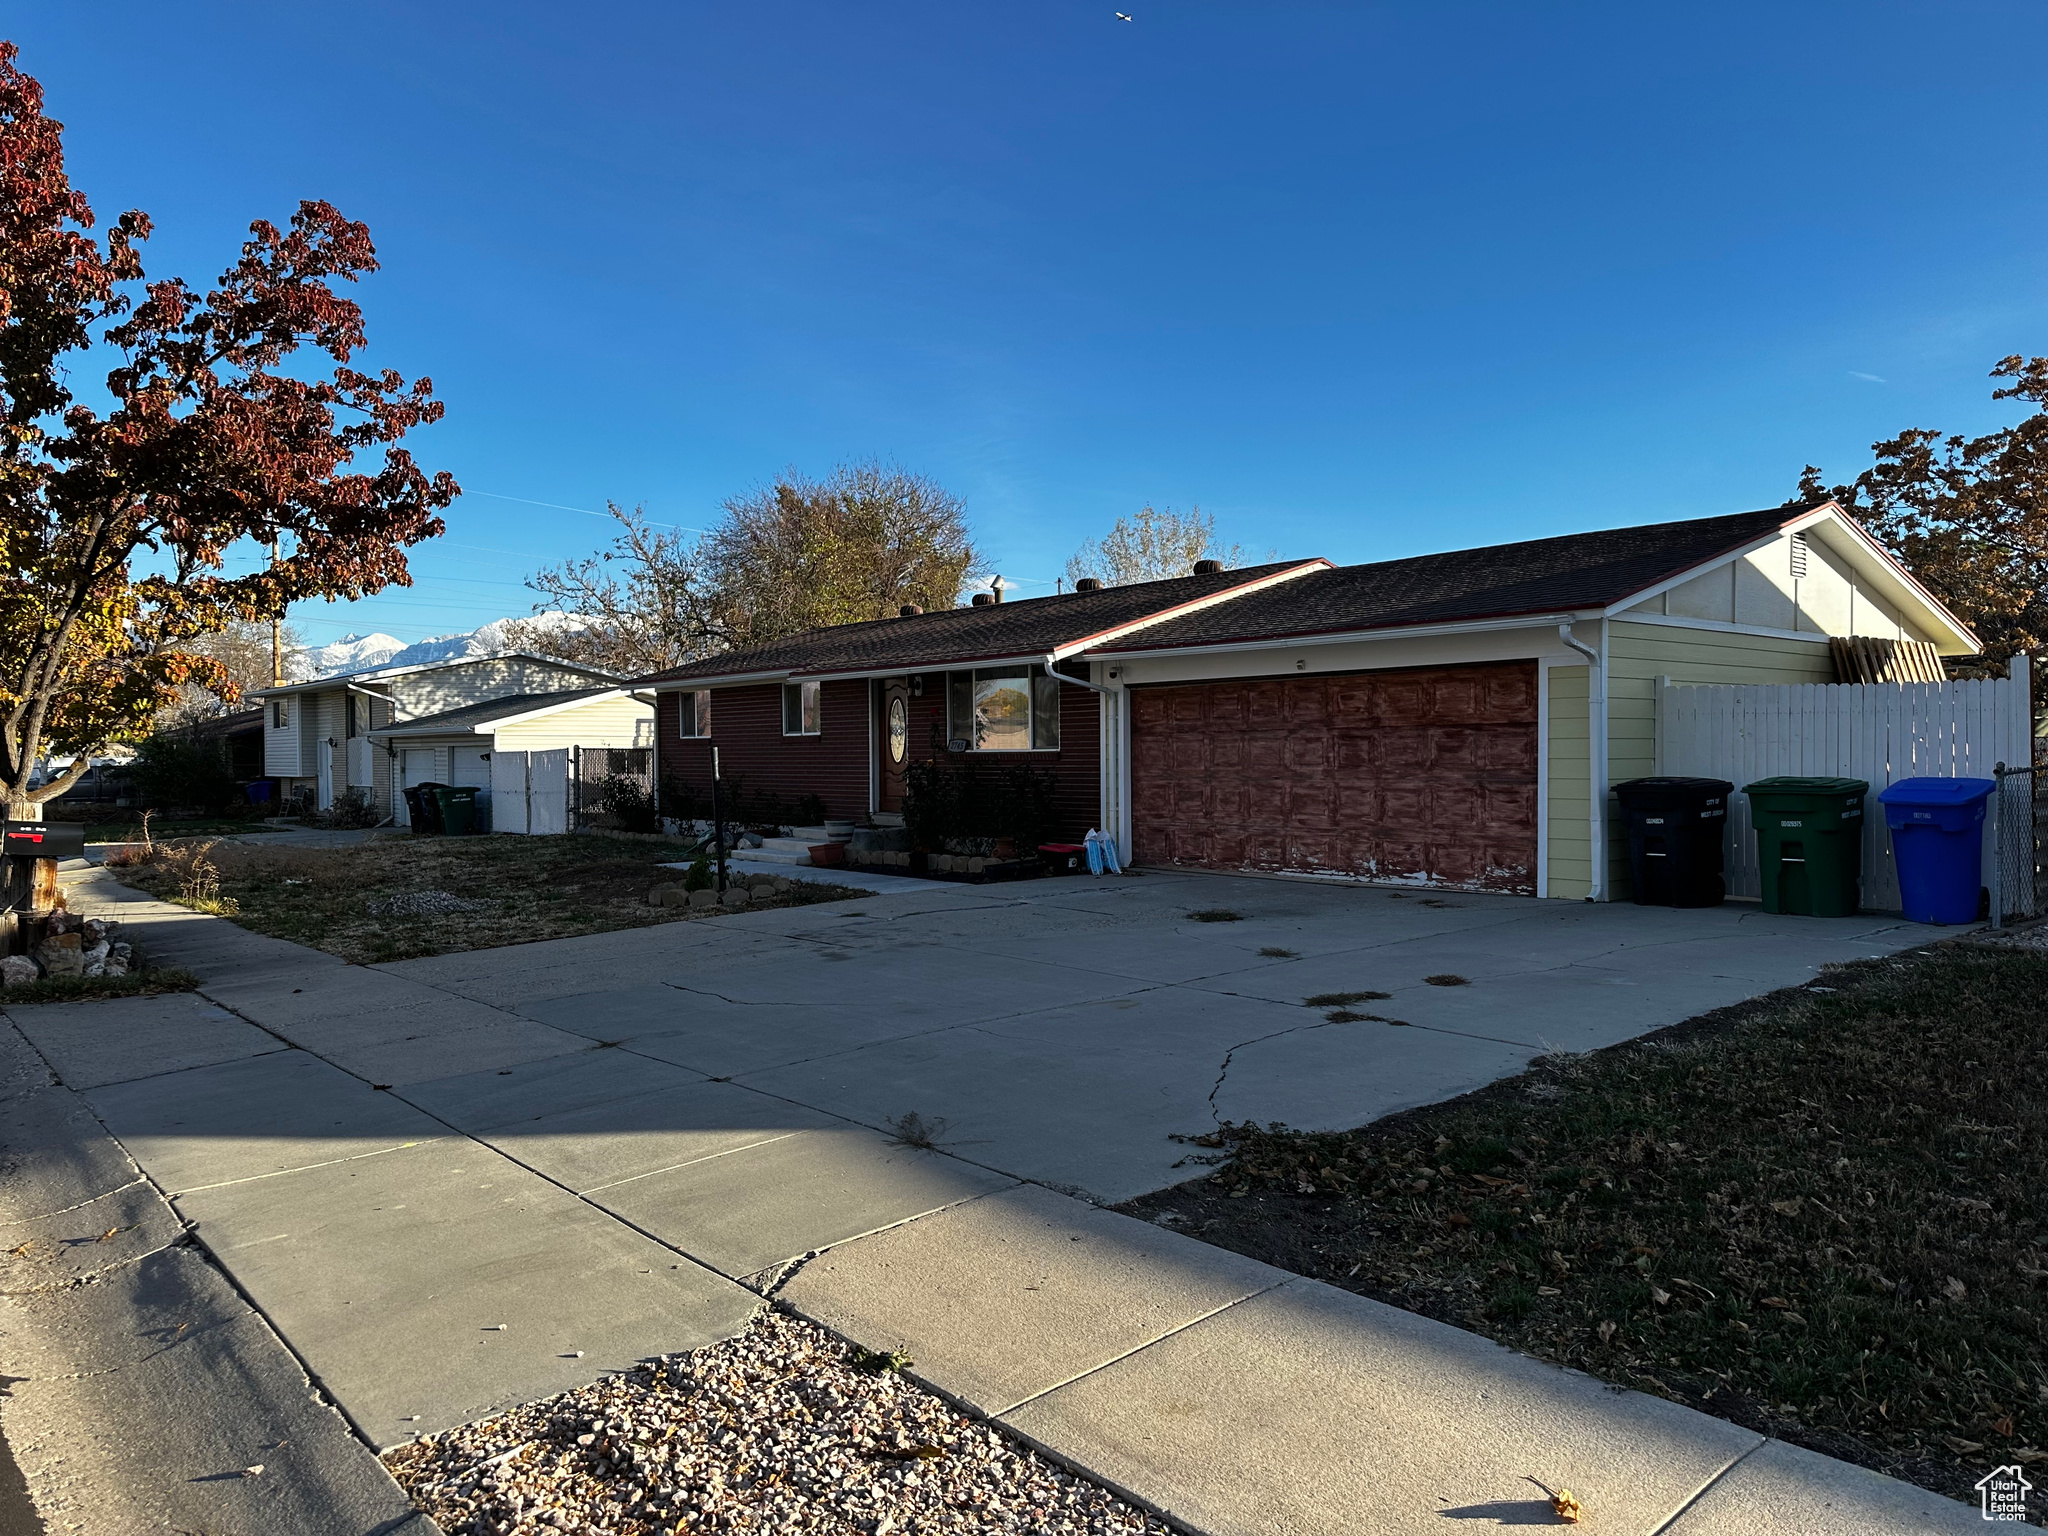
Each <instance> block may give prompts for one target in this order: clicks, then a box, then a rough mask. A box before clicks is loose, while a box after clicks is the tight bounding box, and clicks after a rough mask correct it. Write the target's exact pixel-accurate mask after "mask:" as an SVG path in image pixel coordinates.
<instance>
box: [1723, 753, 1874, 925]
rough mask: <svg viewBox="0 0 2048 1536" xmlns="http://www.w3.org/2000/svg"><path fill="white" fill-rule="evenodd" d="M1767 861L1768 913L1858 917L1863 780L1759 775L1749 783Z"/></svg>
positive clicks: (1746, 789) (1752, 817) (1752, 816)
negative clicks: (1758, 777)
mask: <svg viewBox="0 0 2048 1536" xmlns="http://www.w3.org/2000/svg"><path fill="white" fill-rule="evenodd" d="M1742 792H1743V793H1744V794H1745V795H1747V796H1749V822H1750V825H1751V826H1752V827H1754V828H1755V829H1756V844H1757V858H1758V862H1759V863H1761V864H1762V865H1763V878H1764V910H1765V911H1766V912H1796V913H1798V914H1800V915H1801V916H1804V917H1854V916H1855V915H1856V908H1857V906H1858V905H1859V904H1860V902H1861V900H1862V897H1861V894H1860V892H1859V890H1858V882H1859V881H1861V880H1862V878H1863V797H1864V796H1865V795H1868V794H1869V793H1870V786H1869V785H1868V784H1867V783H1865V782H1864V781H1863V780H1862V779H1796V778H1778V779H1758V780H1757V781H1756V782H1755V783H1754V784H1746V785H1744V786H1743V790H1742Z"/></svg>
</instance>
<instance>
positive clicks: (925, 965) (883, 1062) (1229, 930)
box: [382, 874, 1939, 1202]
mask: <svg viewBox="0 0 2048 1536" xmlns="http://www.w3.org/2000/svg"><path fill="white" fill-rule="evenodd" d="M1196 911H1206V912H1219V911H1220V912H1231V913H1235V914H1237V915H1238V920H1236V921H1209V922H1204V921H1198V920H1196V919H1194V918H1193V917H1191V916H1190V914H1191V913H1192V912H1196ZM1938 931H1939V930H1930V929H1921V928H1915V927H1912V926H1909V925H1904V924H1902V923H1900V922H1899V921H1898V920H1896V919H1890V918H1881V917H1873V918H1859V919H1852V920H1846V921H1842V920H1837V921H1821V920H1816V919H1806V918H1791V917H1773V916H1768V915H1766V914H1764V913H1761V912H1758V911H1757V910H1756V909H1755V908H1753V907H1749V906H1727V907H1721V908H1715V909H1710V910H1706V911H1693V912H1679V911H1673V910H1669V909H1664V908H1653V907H1635V906H1593V905H1589V904H1585V903H1565V902H1533V901H1528V900H1521V899H1516V898H1513V897H1494V896H1479V895H1433V894H1430V893H1415V892H1405V891H1389V890H1385V889H1374V888H1361V887H1355V886H1325V885H1312V884H1305V883H1302V882H1299V881H1283V880H1264V879H1249V878H1231V877H1220V876H1202V875H1170V874H1147V875H1143V876H1138V877H1127V878H1124V879H1121V880H1109V881H1104V882H1099V883H1098V882H1092V881H1082V880H1069V881H1045V882H1040V883H1037V884H1034V885H1029V886H1019V887H966V888H962V887H938V888H936V889H934V890H931V891H929V892H925V893H901V892H896V893H891V894H889V895H887V896H879V897H875V898H872V899H870V900H868V901H864V902H854V903H841V904H834V905H831V906H826V907H815V908H801V909H797V910H795V911H791V912H779V913H761V914H756V915H753V916H748V917H743V918H741V919H739V920H736V921H735V920H722V921H717V922H709V923H692V924H688V925H679V926H673V927H667V928H661V929H652V930H641V931H640V932H638V933H635V934H618V935H612V936H609V937H606V938H603V939H571V940H564V941H559V942H553V943H546V944H533V945H524V946H520V947H517V948H513V949H500V950H491V951H485V952H474V953H469V954H461V955H450V956H446V957H441V958H436V959H428V960H416V961H408V962H405V963H402V964H398V965H392V966H386V967H383V968H382V969H383V970H384V971H385V972H387V973H388V974H390V975H392V976H394V977H403V978H405V979H407V980H410V981H415V982H419V983H422V984H424V985H427V986H430V987H433V988H435V989H437V990H439V991H442V992H445V993H447V994H449V995H450V997H451V998H460V999H463V1000H465V1001H466V1002H469V1003H481V1004H486V1005H489V1006H492V1007H495V1008H500V1009H505V1010H508V1011H510V1012H512V1013H514V1014H517V1015H519V1016H521V1017H523V1018H526V1019H531V1020H534V1021H536V1022H538V1023H541V1024H546V1025H548V1026H550V1027H551V1028H553V1029H556V1030H560V1031H562V1032H564V1033H565V1034H568V1035H574V1036H577V1037H580V1039H581V1040H585V1041H591V1042H604V1043H606V1044H610V1045H613V1046H616V1047H617V1048H618V1049H619V1050H620V1052H621V1054H620V1055H619V1056H607V1057H600V1058H593V1059H591V1060H590V1061H589V1062H587V1063H579V1064H578V1066H577V1070H576V1071H575V1072H573V1073H567V1074H565V1072H564V1064H563V1063H560V1062H550V1063H546V1064H543V1063H542V1062H540V1061H535V1062H533V1063H531V1064H527V1063H517V1064H513V1070H512V1071H511V1073H510V1075H509V1077H508V1076H506V1075H504V1064H503V1063H496V1062H494V1063H492V1064H491V1065H490V1066H489V1067H488V1068H487V1069H486V1070H485V1071H484V1072H483V1074H482V1075H481V1076H474V1077H467V1076H456V1075H449V1076H444V1077H441V1078H438V1079H437V1080H435V1081H433V1082H431V1083H421V1084H420V1085H418V1087H417V1088H416V1090H415V1091H414V1094H415V1096H416V1097H418V1099H419V1100H420V1102H421V1103H422V1104H424V1105H426V1106H427V1107H430V1108H431V1109H432V1110H433V1111H434V1112H435V1113H436V1114H441V1115H445V1116H448V1117H449V1118H451V1119H452V1120H453V1121H454V1123H456V1124H459V1125H461V1126H463V1128H464V1129H471V1130H474V1129H479V1128H482V1127H483V1126H486V1125H488V1126H491V1127H493V1128H494V1134H496V1135H497V1136H499V1137H500V1138H502V1139H503V1140H504V1141H505V1142H506V1143H507V1144H508V1150H509V1144H510V1143H512V1142H520V1143H531V1144H533V1145H534V1146H538V1145H539V1144H540V1143H542V1142H544V1141H547V1140H549V1139H550V1138H555V1137H559V1136H562V1135H565V1134H570V1135H573V1134H575V1133H574V1132H572V1131H569V1130H568V1129H566V1128H567V1127H569V1126H585V1127H594V1126H595V1125H596V1124H598V1123H602V1125H603V1126H604V1127H605V1130H606V1133H607V1134H608V1135H613V1136H620V1137H635V1136H645V1135H659V1134H661V1133H663V1132H664V1131H666V1130H668V1129H669V1128H670V1126H671V1123H672V1121H673V1120H674V1118H675V1116H676V1115H677V1114H678V1112H679V1111H678V1107H677V1100H676V1097H675V1090H676V1089H677V1088H679V1087H680V1086H681V1085H683V1084H685V1083H701V1082H702V1080H703V1079H705V1078H710V1079H714V1080H716V1082H717V1083H723V1084H729V1085H730V1086H728V1087H724V1088H718V1087H703V1088H700V1089H699V1090H698V1093H697V1098H698V1101H699V1102H698V1104H697V1106H695V1107H693V1109H692V1110H691V1111H690V1113H691V1115H692V1116H693V1118H695V1119H698V1120H703V1121H706V1122H716V1121H718V1120H721V1119H729V1120H731V1121H732V1123H733V1128H734V1129H738V1128H741V1127H752V1126H754V1125H755V1124H756V1123H758V1122H759V1121H760V1120H761V1119H762V1118H763V1117H764V1116H767V1117H769V1118H771V1119H772V1118H775V1117H776V1116H780V1117H781V1120H782V1121H783V1122H785V1123H786V1125H787V1126H788V1127H791V1128H794V1127H797V1126H808V1125H809V1124H811V1119H810V1118H807V1117H806V1115H804V1114H799V1113H797V1112H796V1111H798V1110H799V1109H801V1110H802V1111H807V1112H810V1115H811V1116H815V1115H818V1114H822V1115H825V1116H830V1117H837V1118H838V1119H839V1120H842V1121H850V1122H853V1123H855V1124H858V1125H863V1126H868V1127H872V1128H875V1129H878V1130H885V1131H886V1130H889V1129H891V1128H892V1127H895V1126H900V1125H901V1124H902V1123H903V1118H904V1117H905V1116H907V1115H916V1116H918V1117H919V1120H920V1122H921V1123H922V1124H924V1125H925V1126H927V1127H932V1126H937V1127H941V1128H940V1129H938V1130H937V1131H936V1132H935V1134H934V1140H935V1141H936V1142H937V1144H938V1145H940V1146H941V1147H943V1148H944V1149H945V1150H946V1151H948V1152H950V1153H952V1154H953V1155H954V1156H956V1157H958V1158H961V1159H964V1160H966V1161H967V1162H970V1163H974V1164H979V1165H981V1166H983V1167H987V1168H990V1169H994V1170H997V1171H999V1172H1001V1173H1004V1174H1007V1175H1009V1176H1011V1177H1013V1178H1019V1179H1027V1180H1031V1181H1033V1182H1036V1183H1041V1184H1046V1185H1049V1186H1051V1187H1053V1188H1056V1189H1064V1190H1069V1191H1072V1192H1076V1193H1081V1194H1085V1195H1086V1196H1088V1197H1090V1198H1092V1199H1095V1200H1099V1201H1103V1202H1115V1201H1119V1200H1124V1199H1128V1198H1130V1197H1131V1196H1133V1195H1137V1194H1140V1193H1143V1192H1146V1191H1149V1190H1153V1189H1157V1188H1160V1187H1162V1186H1164V1185H1167V1184H1171V1183H1174V1182H1177V1181H1178V1180H1179V1179H1182V1178H1185V1177H1187V1174H1186V1172H1185V1171H1183V1170H1179V1169H1177V1168H1176V1166H1175V1165H1176V1163H1178V1161H1179V1160H1180V1158H1181V1156H1182V1155H1183V1153H1184V1152H1185V1150H1186V1149H1185V1148H1184V1147H1183V1146H1182V1145H1180V1144H1178V1143H1176V1142H1174V1141H1172V1140H1170V1139H1169V1137H1170V1136H1171V1135H1172V1134H1173V1133H1183V1134H1185V1133H1195V1132H1200V1131H1203V1130H1205V1129H1207V1128H1208V1127H1209V1126H1211V1125H1213V1124H1214V1123H1215V1121H1216V1120H1217V1119H1219V1118H1220V1119H1224V1120H1247V1119H1249V1120H1258V1121H1271V1120H1279V1121H1283V1122H1285V1123H1287V1124H1289V1125H1294V1126H1299V1127H1304V1128H1333V1127H1345V1126H1354V1125H1358V1124H1362V1123H1364V1122H1366V1121H1369V1120H1372V1119H1375V1118H1377V1117H1379V1116H1382V1115H1385V1114H1389V1113H1391V1112H1393V1111H1395V1110H1400V1109H1405V1108H1409V1107H1411V1106H1414V1105H1418V1104H1425V1103H1430V1102H1434V1101H1436V1100H1440V1099H1443V1098H1447V1097H1450V1096H1452V1095H1455V1094H1459V1093H1463V1092H1467V1091H1469V1090H1470V1089H1473V1088H1477V1087H1480V1086H1482V1085H1483V1084H1485V1083H1488V1082H1491V1081H1493V1080H1494V1079H1496V1078H1498V1077H1501V1076H1503V1075H1505V1074H1509V1073H1512V1072H1515V1071H1518V1070H1520V1069H1521V1067H1522V1066H1523V1065H1524V1064H1526V1063H1527V1062H1528V1061H1529V1060H1530V1059H1531V1058H1532V1057H1534V1056H1538V1055H1541V1054H1544V1053H1546V1052H1553V1051H1585V1050H1593V1049H1596V1048H1598V1047H1600V1046H1605V1045H1611V1044H1613V1043H1615V1042H1616V1041H1619V1040H1625V1039H1628V1038H1630V1037H1631V1036H1634V1035H1638V1034H1642V1033H1644V1032H1646V1031H1648V1030H1653V1029H1657V1028H1659V1027H1661V1026H1663V1025H1666V1024H1671V1023H1675V1022H1676V1021H1678V1020H1680V1019H1684V1018H1689V1017H1691V1016H1693V1015H1695V1014H1698V1013H1701V1012H1704V1011H1706V1010H1708V1009H1712V1008H1717V1007H1721V1006H1723V1005H1725V1004H1727V1003H1731V1002H1735V1001H1738V1000H1739V999H1742V998H1746V997H1750V996H1753V995H1755V994H1757V993H1759V992H1764V991H1769V990H1771V989H1772V988H1775V987H1781V986H1787V985H1791V984H1794V983H1797V982H1800V981H1804V980H1808V979H1810V978H1811V977H1812V976H1813V975H1814V973H1815V971H1816V970H1817V969H1818V968H1819V967H1820V966H1822V965H1825V964H1828V963H1830V962H1833V961H1839V960H1844V959H1850V958H1855V957H1858V956H1862V955H1870V954H1877V953H1883V952H1887V951H1889V950H1891V949H1894V948H1898V947H1901V946H1906V945H1911V944H1915V943H1919V942H1922V941H1924V940H1925V939H1926V938H1928V937H1930V936H1931V935H1933V934H1935V933H1937V932H1938ZM1283 951H1284V952H1285V953H1284V954H1283V953H1280V952H1283ZM1432 976H1434V977H1462V978H1464V981H1465V984H1464V985H1451V986H1444V985H1432V984H1430V983H1429V982H1428V981H1427V980H1426V978H1429V977H1432ZM1347 992H1383V993H1387V994H1389V996H1388V997H1387V998H1386V999H1384V1000H1373V1001H1365V1002H1360V1003H1357V1004H1354V1005H1352V1008H1351V1011H1353V1012H1358V1013H1365V1014H1370V1015H1374V1016H1376V1017H1374V1018H1371V1019H1367V1020H1362V1021H1356V1022H1349V1023H1339V1024H1330V1023H1327V1022H1325V1018H1326V1014H1327V1013H1328V1012H1329V1009H1327V1008H1310V1007H1306V1006H1304V1000H1305V999H1307V998H1310V997H1316V996H1321V995H1326V994H1330V993H1347ZM1382 1020H1388V1021H1399V1022H1398V1023H1395V1022H1382ZM667 1068H672V1069H673V1070H665V1069H667ZM425 1070H432V1069H431V1067H429V1068H426V1069H425ZM572 1084H573V1085H574V1086H572ZM565 1116H566V1117H569V1118H568V1119H566V1120H565V1119H563V1118H562V1117H565ZM772 1155H774V1154H768V1153H762V1154H760V1156H762V1157H768V1156H772ZM735 1176H737V1175H735Z"/></svg>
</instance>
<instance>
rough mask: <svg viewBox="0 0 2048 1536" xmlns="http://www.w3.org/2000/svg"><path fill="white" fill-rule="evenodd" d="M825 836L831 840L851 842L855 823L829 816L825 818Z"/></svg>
mask: <svg viewBox="0 0 2048 1536" xmlns="http://www.w3.org/2000/svg"><path fill="white" fill-rule="evenodd" d="M825 836H826V838H827V839H828V840H829V841H831V842H835V843H850V842H852V841H853V823H852V822H850V821H834V820H833V819H832V818H831V817H829V816H828V817H826V818H825Z"/></svg>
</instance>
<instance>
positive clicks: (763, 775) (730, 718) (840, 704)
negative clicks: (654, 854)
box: [656, 682, 870, 821]
mask: <svg viewBox="0 0 2048 1536" xmlns="http://www.w3.org/2000/svg"><path fill="white" fill-rule="evenodd" d="M659 699H660V702H659V704H658V705H657V706H656V723H657V726H658V729H659V730H660V733H661V738H660V739H661V747H660V758H661V772H662V774H663V776H664V777H667V778H674V779H680V780H681V781H682V782H684V783H685V784H689V785H692V786H694V787H695V788H696V789H698V790H700V791H702V790H707V789H709V788H710V785H711V748H712V747H713V745H714V744H715V745H716V746H717V748H718V766H719V771H720V772H721V773H723V774H724V775H725V778H726V780H727V782H728V783H729V782H731V781H732V780H733V779H735V778H738V779H741V780H742V781H743V785H742V787H743V789H745V790H746V791H748V792H756V791H759V792H767V793H773V794H777V795H780V796H781V797H782V798H783V799H784V800H785V801H789V802H792V803H794V802H795V801H796V800H798V799H800V798H802V797H803V796H805V795H816V796H817V797H818V798H819V799H821V800H823V801H824V802H825V814H826V815H827V816H832V817H848V818H851V819H853V820H856V821H857V820H860V819H862V818H864V817H865V816H866V815H867V813H868V754H869V751H870V748H869V745H868V685H867V684H866V683H865V682H828V683H826V684H825V685H824V687H823V688H822V689H820V690H819V707H820V714H819V721H818V724H819V727H820V729H819V732H818V734H817V735H815V736H785V735H783V734H782V685H781V684H780V683H756V684H752V685H750V686H747V687H740V688H714V689H713V690H712V691H711V736H710V738H709V739H708V740H706V739H705V738H702V737H695V736H692V737H684V736H681V735H679V734H678V733H677V722H678V720H679V718H680V717H679V715H678V711H677V695H675V694H674V693H667V692H664V693H662V694H661V695H659Z"/></svg>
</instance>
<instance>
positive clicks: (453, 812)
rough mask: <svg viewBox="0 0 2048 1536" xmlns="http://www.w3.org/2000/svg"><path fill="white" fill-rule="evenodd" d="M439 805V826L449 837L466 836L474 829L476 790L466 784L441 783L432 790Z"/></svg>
mask: <svg viewBox="0 0 2048 1536" xmlns="http://www.w3.org/2000/svg"><path fill="white" fill-rule="evenodd" d="M434 799H435V800H436V802H438V803H439V805H440V807H441V828H442V830H443V831H445V832H446V833H447V834H448V835H449V836H450V837H467V836H469V834H470V833H472V832H474V831H475V830H476V790H475V788H474V787H472V786H471V785H468V784H448V785H443V786H441V787H440V788H438V789H436V790H435V791H434Z"/></svg>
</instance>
